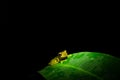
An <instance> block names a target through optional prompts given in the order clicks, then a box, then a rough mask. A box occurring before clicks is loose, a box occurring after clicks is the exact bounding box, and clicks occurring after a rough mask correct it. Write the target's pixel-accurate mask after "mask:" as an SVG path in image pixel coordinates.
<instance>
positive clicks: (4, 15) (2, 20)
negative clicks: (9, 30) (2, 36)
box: [0, 0, 8, 24]
mask: <svg viewBox="0 0 120 80" xmlns="http://www.w3.org/2000/svg"><path fill="white" fill-rule="evenodd" d="M0 12H1V13H0V14H1V15H0V24H8V0H3V1H2V2H0Z"/></svg>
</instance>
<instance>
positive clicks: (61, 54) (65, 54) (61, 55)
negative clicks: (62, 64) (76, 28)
mask: <svg viewBox="0 0 120 80" xmlns="http://www.w3.org/2000/svg"><path fill="white" fill-rule="evenodd" d="M58 56H59V57H60V58H61V59H64V58H67V56H68V53H67V51H66V50H64V51H62V52H59V53H58Z"/></svg>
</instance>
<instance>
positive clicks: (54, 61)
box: [48, 50, 68, 65]
mask: <svg viewBox="0 0 120 80" xmlns="http://www.w3.org/2000/svg"><path fill="white" fill-rule="evenodd" d="M67 56H68V53H67V51H66V50H64V51H62V52H59V53H58V56H56V57H55V58H53V59H52V60H51V61H50V62H49V63H48V64H49V65H54V64H57V63H60V62H61V61H63V60H65V59H66V58H67Z"/></svg>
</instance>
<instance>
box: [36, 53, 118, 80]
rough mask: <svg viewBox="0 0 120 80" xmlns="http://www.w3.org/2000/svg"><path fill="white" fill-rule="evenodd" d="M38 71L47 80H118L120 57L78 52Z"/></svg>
mask: <svg viewBox="0 0 120 80" xmlns="http://www.w3.org/2000/svg"><path fill="white" fill-rule="evenodd" d="M38 73H40V74H41V75H42V76H44V77H45V78H46V79H47V80H120V78H119V76H120V59H119V58H116V57H113V56H111V55H108V54H103V53H98V52H78V53H73V54H70V55H69V56H68V58H67V59H66V60H64V61H62V62H61V63H58V64H55V65H52V66H46V67H45V68H44V69H42V70H40V71H38Z"/></svg>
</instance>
